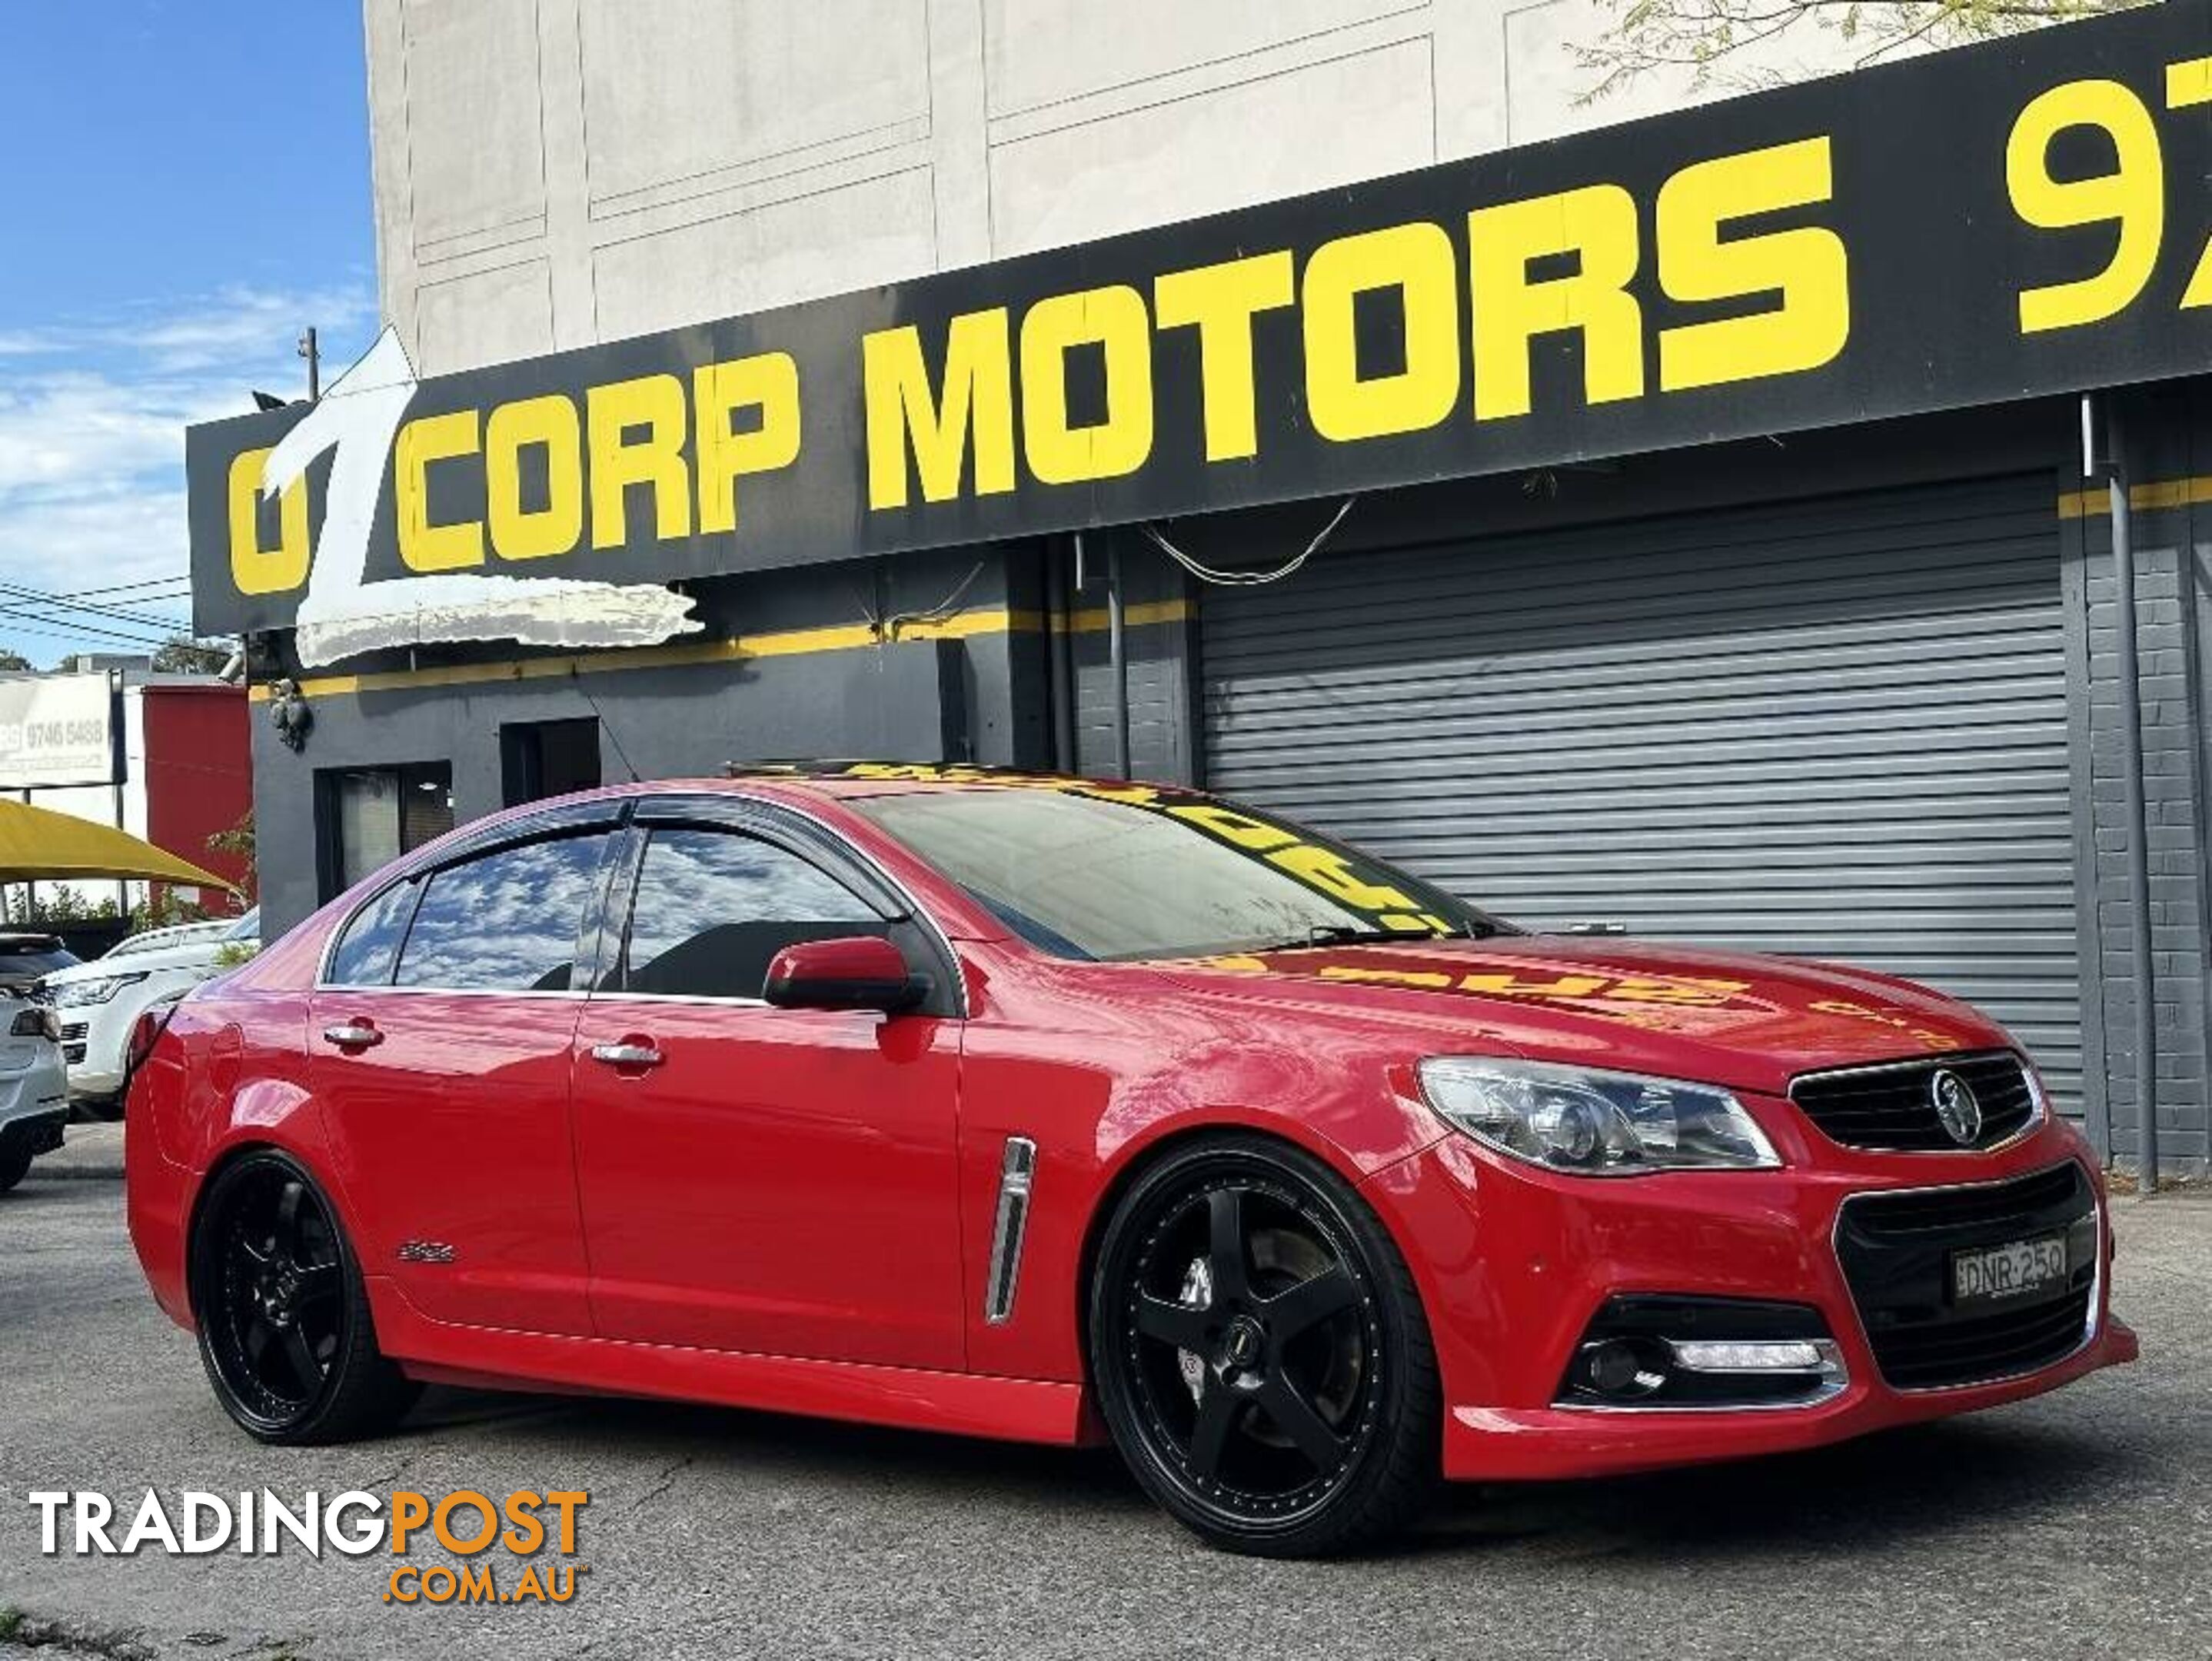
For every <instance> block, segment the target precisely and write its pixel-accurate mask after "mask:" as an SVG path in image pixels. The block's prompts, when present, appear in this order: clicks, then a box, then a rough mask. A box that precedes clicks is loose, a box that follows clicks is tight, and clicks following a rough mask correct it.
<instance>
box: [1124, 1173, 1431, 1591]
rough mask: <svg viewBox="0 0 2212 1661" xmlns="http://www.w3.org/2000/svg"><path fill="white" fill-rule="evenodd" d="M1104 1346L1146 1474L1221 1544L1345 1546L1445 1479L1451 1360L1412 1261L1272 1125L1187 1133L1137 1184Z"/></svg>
mask: <svg viewBox="0 0 2212 1661" xmlns="http://www.w3.org/2000/svg"><path fill="white" fill-rule="evenodd" d="M1091 1368H1092V1372H1093V1374H1094V1377H1095V1378H1096V1382H1097V1390H1098V1398H1099V1404H1100V1408H1101V1409H1102V1411H1103V1413H1104V1415H1105V1417H1106V1420H1107V1423H1108V1425H1109V1427H1111V1429H1112V1431H1113V1433H1114V1438H1115V1442H1116V1444H1117V1445H1119V1446H1120V1448H1121V1452H1122V1456H1123V1457H1124V1458H1126V1459H1127V1461H1128V1463H1129V1465H1130V1468H1131V1469H1132V1470H1133V1471H1134V1472H1135V1474H1136V1475H1137V1477H1138V1480H1139V1482H1142V1483H1143V1484H1144V1486H1145V1487H1146V1489H1147V1490H1149V1491H1150V1492H1151V1493H1152V1495H1153V1497H1154V1498H1155V1499H1156V1500H1158V1501H1159V1502H1160V1503H1161V1505H1163V1506H1164V1507H1165V1508H1166V1509H1167V1510H1168V1511H1169V1512H1170V1513H1171V1514H1173V1515H1174V1516H1175V1517H1176V1518H1177V1519H1178V1520H1179V1521H1181V1522H1182V1523H1183V1524H1185V1525H1186V1526H1188V1527H1189V1528H1191V1529H1193V1530H1195V1531H1196V1532H1197V1533H1199V1534H1200V1535H1201V1536H1204V1537H1205V1538H1206V1539H1208V1540H1210V1541H1212V1542H1214V1543H1216V1544H1218V1545H1221V1546H1225V1547H1227V1548H1231V1549H1234V1550H1238V1551H1245V1552H1253V1553H1259V1554H1263V1555H1270V1556H1285V1557H1289V1556H1315V1555H1324V1554H1327V1553H1331V1552H1340V1551H1343V1550H1346V1549H1348V1548H1352V1547H1354V1546H1357V1545H1358V1544H1360V1543H1362V1542H1365V1541H1368V1540H1370V1539H1372V1538H1374V1537H1376V1536H1378V1535H1381V1534H1383V1533H1386V1532H1388V1531H1389V1530H1393V1529H1395V1528H1396V1527H1399V1526H1401V1525H1402V1524H1404V1523H1405V1522H1407V1520H1409V1519H1410V1518H1411V1517H1412V1516H1413V1514H1414V1513H1415V1512H1417V1511H1418V1509H1419V1506H1420V1505H1421V1503H1422V1502H1423V1501H1424V1500H1425V1499H1426V1497H1427V1494H1428V1492H1429V1490H1430V1488H1431V1486H1432V1485H1433V1483H1434V1482H1435V1480H1436V1476H1437V1463H1438V1453H1439V1440H1438V1434H1439V1432H1438V1411H1439V1410H1438V1407H1437V1399H1438V1390H1437V1374H1436V1361H1435V1357H1434V1353H1433V1351H1432V1349H1431V1345H1430V1341H1429V1335H1428V1329H1427V1325H1426V1323H1425V1321H1424V1319H1423V1317H1422V1313H1421V1308H1420V1302H1419V1296H1418V1294H1417V1293H1415V1291H1414V1288H1413V1281H1412V1278H1411V1276H1410V1275H1408V1274H1407V1270H1406V1268H1405V1264H1404V1262H1403V1260H1402V1259H1401V1257H1400V1256H1399V1255H1398V1251H1397V1249H1396V1247H1395V1245H1394V1244H1392V1242H1391V1241H1390V1239H1389V1236H1388V1235H1387V1233H1385V1232H1384V1231H1383V1226H1382V1225H1381V1224H1380V1223H1379V1222H1378V1221H1377V1220H1376V1218H1375V1217H1374V1215H1373V1214H1372V1213H1371V1212H1370V1211H1369V1210H1368V1208H1367V1207H1366V1206H1365V1205H1364V1203H1363V1202H1361V1201H1360V1200H1359V1199H1358V1196H1356V1195H1354V1194H1353V1193H1352V1190H1351V1189H1350V1188H1349V1187H1348V1186H1347V1185H1346V1183H1344V1182H1343V1181H1342V1179H1341V1178H1340V1177H1337V1176H1336V1174H1335V1173H1334V1172H1333V1171H1330V1170H1328V1168H1327V1167H1326V1166H1324V1165H1322V1164H1321V1163H1320V1162H1319V1161H1317V1160H1315V1159H1310V1158H1309V1157H1308V1156H1307V1155H1305V1154H1304V1153H1301V1152H1298V1151H1297V1150H1296V1149H1293V1148H1291V1147H1286V1146H1284V1145H1281V1144H1279V1143H1275V1142H1273V1141H1269V1140H1267V1139H1265V1138H1261V1137H1246V1136H1239V1137H1236V1138H1233V1139H1228V1138H1225V1139H1223V1140H1222V1141H1208V1142H1206V1143H1201V1144H1198V1145H1195V1146H1194V1147H1188V1148H1186V1149H1184V1150H1182V1151H1181V1152H1180V1153H1176V1154H1175V1155H1171V1156H1170V1158H1168V1159H1165V1160H1164V1161H1163V1162H1162V1163H1161V1164H1160V1165H1158V1166H1156V1167H1154V1168H1153V1169H1152V1170H1151V1171H1147V1172H1146V1173H1145V1175H1144V1176H1143V1177H1141V1178H1139V1181H1138V1182H1137V1183H1136V1184H1135V1185H1134V1186H1133V1188H1131V1189H1130V1190H1129V1191H1128V1193H1127V1195H1126V1196H1124V1197H1123V1199H1122V1201H1121V1203H1120V1205H1119V1206H1117V1207H1116V1208H1115V1214H1114V1216H1113V1219H1112V1220H1111V1222H1110V1223H1109V1225H1108V1227H1107V1231H1106V1234H1105V1237H1104V1239H1103V1243H1102V1244H1101V1247H1100V1250H1099V1255H1098V1268H1097V1275H1096V1277H1095V1280H1094V1283H1093V1287H1092V1293H1091Z"/></svg>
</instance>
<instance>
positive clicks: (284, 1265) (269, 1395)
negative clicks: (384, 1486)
mask: <svg viewBox="0 0 2212 1661" xmlns="http://www.w3.org/2000/svg"><path fill="white" fill-rule="evenodd" d="M191 1287H192V1309H193V1312H194V1314H195V1316H196V1317H197V1323H198V1326H199V1337H200V1360H201V1361H202V1362H203V1364H204V1365H205V1366H206V1368H207V1374H208V1379H209V1382H210V1383H211V1384H214V1386H215V1393H216V1399H217V1400H219V1401H220V1402H222V1405H223V1409H224V1411H226V1412H227V1413H228V1414H229V1415H230V1416H231V1417H232V1418H233V1419H234V1420H236V1421H238V1423H239V1424H240V1426H241V1427H243V1428H244V1429H245V1430H246V1432H247V1433H249V1434H250V1435H252V1436H253V1437H255V1438H257V1439H259V1440H261V1441H264V1442H279V1443H320V1442H341V1441H346V1440H349V1439H351V1438H354V1437H356V1436H362V1435H367V1434H371V1433H374V1432H377V1431H380V1430H384V1429H387V1428H389V1427H391V1426H392V1425H393V1424H394V1423H396V1422H398V1419H399V1417H400V1415H403V1414H404V1413H405V1412H406V1411H407V1409H408V1408H409V1407H410V1405H412V1404H413V1402H414V1400H415V1397H416V1396H417V1395H418V1394H420V1393H421V1392H420V1387H419V1386H417V1385H416V1384H411V1383H410V1382H409V1381H408V1380H407V1379H406V1378H404V1377H403V1376H402V1375H401V1373H400V1372H399V1370H398V1368H397V1367H395V1366H392V1363H391V1362H390V1361H388V1360H386V1359H385V1358H384V1356H383V1355H382V1354H380V1352H379V1351H378V1349H377V1348H376V1333H375V1329H374V1327H373V1325H372V1324H371V1323H370V1319H369V1310H368V1293H367V1292H366V1291H365V1290H364V1288H363V1287H362V1280H361V1269H360V1267H359V1265H358V1264H357V1263H356V1262H355V1261H354V1255H353V1250H352V1248H351V1247H350V1246H349V1244H347V1242H346V1238H345V1234H344V1232H343V1230H342V1229H341V1228H340V1227H339V1226H338V1220H337V1211H336V1209H335V1208H333V1207H332V1206H331V1202H330V1200H329V1198H328V1196H325V1194H324V1193H323V1191H322V1189H320V1188H319V1187H318V1186H317V1185H316V1183H315V1179H314V1178H313V1177H312V1176H311V1175H309V1174H308V1171H307V1167H306V1166H304V1165H301V1164H300V1163H299V1161H297V1160H296V1159H293V1158H292V1157H291V1156H290V1155H289V1154H286V1153H278V1152H277V1151H276V1150H275V1149H274V1148H269V1149H264V1150H262V1151H260V1152H258V1153H249V1154H247V1155H246V1156H245V1157H244V1158H243V1159H239V1160H238V1161H236V1162H235V1163H234V1164H232V1165H226V1166H224V1167H223V1169H222V1171H219V1172H218V1173H217V1174H216V1177H215V1179H214V1181H213V1182H211V1183H210V1184H209V1186H208V1192H207V1195H206V1197H205V1198H204V1200H203V1201H202V1202H201V1204H200V1208H199V1220H198V1222H197V1225H196V1226H195V1227H194V1229H193V1232H192V1254H191Z"/></svg>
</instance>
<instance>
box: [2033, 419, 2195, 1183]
mask: <svg viewBox="0 0 2212 1661" xmlns="http://www.w3.org/2000/svg"><path fill="white" fill-rule="evenodd" d="M2122 409H2123V416H2124V420H2125V421H2126V423H2127V425H2126V429H2125V430H2126V439H2125V442H2126V445H2127V450H2128V464H2129V466H2130V472H2131V476H2132V478H2133V480H2134V482H2135V484H2136V487H2137V502H2136V510H2135V513H2134V515H2133V526H2134V540H2135V552H2136V656H2137V670H2138V674H2139V677H2140V679H2139V692H2140V697H2141V701H2142V767H2143V796H2144V818H2145V824H2146V845H2147V847H2148V854H2149V868H2150V905H2151V948H2152V974H2153V979H2154V989H2153V995H2154V999H2155V1002H2156V1009H2157V1015H2156V1025H2155V1029H2154V1034H2155V1037H2154V1042H2155V1044H2156V1049H2157V1072H2156V1088H2155V1092H2154V1097H2155V1100H2156V1102H2157V1109H2158V1119H2157V1126H2158V1152H2159V1163H2160V1171H2161V1174H2163V1175H2167V1176H2172V1175H2197V1176H2201V1175H2203V1173H2204V1171H2205V1170H2206V1165H2207V1157H2208V1153H2212V1147H2208V1129H2207V1088H2206V1025H2207V970H2208V958H2212V946H2208V940H2207V934H2208V904H2212V895H2208V893H2207V888H2206V880H2205V874H2206V861H2205V853H2206V846H2207V843H2206V837H2207V823H2206V813H2205V801H2206V794H2205V786H2206V762H2207V758H2208V751H2207V748H2206V742H2205V732H2204V724H2203V718H2202V716H2203V708H2204V703H2205V699H2204V688H2203V665H2204V662H2205V660H2206V655H2207V652H2208V648H2212V583H2208V576H2212V566H2209V565H2208V552H2212V504H2203V503H2199V504H2191V503H2189V502H2186V501H2185V500H2176V499H2175V498H2176V497H2185V496H2186V494H2187V492H2174V493H2172V494H2171V495H2166V496H2154V499H2153V500H2151V501H2148V502H2146V501H2143V500H2142V494H2143V493H2142V487H2143V486H2144V485H2146V484H2160V483H2164V482H2169V481H2174V480H2179V479H2185V478H2196V477H2203V476H2204V475H2205V474H2207V473H2212V431H2208V430H2207V423H2206V419H2205V418H2206V417H2207V415H2208V414H2212V408H2208V399H2206V397H2205V396H2204V394H2203V389H2201V388H2198V387H2195V386H2177V387H2166V388H2160V389H2156V390H2154V391H2152V392H2144V393H2138V394H2136V395H2134V396H2131V397H2130V399H2128V401H2127V402H2126V404H2125V405H2123V406H2122ZM2111 530H2112V527H2111V521H2110V519H2109V517H2108V516H2107V515H2106V514H2102V513H2092V514H2087V515H2085V516H2084V517H2083V518H2081V520H2078V521H2077V522H2075V526H2074V529H2073V534H2071V535H2069V537H2068V538H2067V551H2066V557H2067V559H2068V561H2069V571H2068V573H2067V576H2068V582H2067V593H2068V598H2069V604H2070V605H2075V606H2077V607H2079V608H2080V612H2079V620H2080V622H2081V624H2085V625H2086V628H2085V633H2084V641H2085V646H2086V649H2085V650H2084V651H2083V652H2082V653H2081V654H2079V657H2078V658H2077V663H2078V665H2079V667H2078V668H2077V673H2079V674H2084V675H2085V676H2086V681H2087V751H2088V754H2087V769H2086V779H2085V776H2084V769H2083V767H2082V764H2081V759H2080V758H2079V757H2077V759H2076V764H2075V780H2076V785H2075V788H2076V790H2077V792H2078V791H2081V789H2082V788H2083V786H2084V784H2085V783H2086V787H2087V817H2088V828H2089V830H2090V831H2091V832H2092V834H2093V852H2092V854H2091V857H2090V860H2089V861H2088V862H2087V870H2086V871H2085V873H2084V874H2085V875H2086V876H2087V877H2089V879H2091V883H2092V888H2091V893H2092V897H2093V908H2089V909H2088V910H2087V916H2089V917H2090V918H2091V919H2092V923H2091V926H2092V927H2093V930H2094V933H2095V936H2096V938H2095V940H2094V942H2093V948H2094V949H2093V951H2091V952H2087V953H2085V958H2084V961H2085V963H2087V964H2094V965H2096V966H2097V969H2098V972H2097V973H2096V974H2095V975H2094V976H2093V985H2091V986H2090V987H2089V988H2087V991H2088V993H2089V995H2090V996H2091V999H2092V1001H2093V1006H2094V1007H2093V1008H2092V1009H2090V1010H2089V1011H2088V1012H2087V1014H2088V1015H2089V1016H2090V1018H2091V1019H2092V1020H2093V1021H2095V1020H2097V1019H2098V1018H2099V1017H2101V1022H2100V1025H2101V1027H2102V1039H2103V1042H2102V1045H2101V1051H2102V1062H2103V1067H2102V1073H2103V1086H2104V1099H2103V1103H2102V1104H2101V1113H2100V1107H2099V1104H2096V1103H2094V1102H2093V1104H2092V1108H2091V1122H2092V1125H2093V1127H2094V1126H2098V1125H2100V1123H2101V1124H2102V1125H2104V1126H2106V1127H2107V1128H2108V1129H2107V1134H2108V1136H2109V1147H2110V1151H2111V1154H2112V1159H2113V1160H2114V1162H2115V1163H2116V1164H2118V1165H2120V1166H2121V1167H2123V1168H2125V1169H2133V1168H2135V1167H2136V1164H2137V1161H2138V1159H2139V1157H2140V1154H2141V1151H2142V1104H2141V1102H2140V1100H2139V1098H2138V1092H2137V1089H2136V1077H2137V1069H2136V1061H2135V1056H2134V1031H2135V1009H2136V998H2137V997H2138V996H2139V995H2140V989H2139V988H2137V987H2136V984H2135V980H2134V973H2133V968H2132V963H2131V959H2130V935H2129V890H2128V879H2127V871H2128V831H2127V824H2126V813H2125V806H2124V787H2123V783H2122V778H2121V765H2122V760H2123V751H2122V750H2121V747H2120V746H2121V743H2122V734H2121V733H2120V730H2119V722H2118V714H2119V685H2118V677H2117V665H2116V648H2117V645H2118V636H2117V632H2116V630H2117V618H2116V616H2115V613H2114V609H2113V578H2112V537H2111ZM2081 690H2082V689H2081V687H2080V686H2078V685H2077V686H2076V688H2075V693H2076V696H2077V697H2078V696H2079V695H2080V693H2081ZM2078 730H2079V729H2078V728H2077V732H2078ZM2095 1085H2096V1080H2092V1081H2091V1087H2092V1090H2093V1091H2094V1089H2095Z"/></svg>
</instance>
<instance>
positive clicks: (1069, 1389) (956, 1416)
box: [368, 1275, 1093, 1446]
mask: <svg viewBox="0 0 2212 1661" xmlns="http://www.w3.org/2000/svg"><path fill="white" fill-rule="evenodd" d="M368 1298H369V1304H370V1305H371V1307H372V1309H373V1310H374V1313H375V1317H376V1340H377V1347H378V1348H380V1349H381V1350H383V1352H384V1353H385V1354H386V1355H388V1356H390V1357H391V1358H392V1360H394V1361H395V1362H397V1363H398V1365H399V1367H400V1369H401V1371H403V1372H406V1373H408V1374H409V1375H410V1377H416V1378H422V1379H423V1380H425V1381H426V1382H436V1383H464V1382H465V1383H468V1384H476V1385H479V1386H484V1387H490V1388H521V1389H530V1388H532V1387H538V1388H544V1389H547V1390H553V1391H557V1392H561V1393H566V1394H574V1393H578V1392H599V1393H604V1394H607V1395H614V1396H659V1397H662V1398H665V1399H666V1400H669V1401H676V1402H714V1403H715V1404H717V1405H720V1406H722V1407H733V1408H751V1409H758V1410H761V1411H763V1412H768V1413H795V1414H802V1415H807V1416H810V1417H812V1418H819V1419H844V1420H850V1421H854V1422H856V1423H860V1424H870V1425H891V1426H896V1427H900V1428H902V1429H907V1430H932V1431H944V1432H946V1433H951V1434H952V1435H956V1436H981V1437H988V1438H990V1439H994V1440H998V1441H1006V1442H1042V1443H1048V1444H1051V1445H1057V1446H1074V1445H1079V1444H1081V1443H1085V1442H1088V1441H1090V1440H1091V1439H1093V1438H1092V1436H1091V1417H1090V1415H1089V1413H1088V1412H1087V1410H1086V1402H1085V1392H1084V1390H1083V1387H1082V1386H1081V1385H1080V1384H1057V1383H1050V1382H1046V1381H1042V1380H1037V1379H1029V1378H984V1377H980V1376H977V1375H975V1374H972V1373H963V1372H929V1371H927V1370H925V1369H922V1368H920V1367H890V1366H872V1365H868V1364H866V1363H861V1362H854V1361H821V1360H810V1359H807V1358H805V1357H800V1356H790V1355H754V1354H744V1353H741V1352H738V1351H735V1350H720V1349H691V1348H684V1347H683V1346H681V1345H676V1344H646V1343H638V1342H632V1341H630V1340H628V1339H617V1338H581V1337H572V1336H568V1335H562V1334H555V1333H540V1332H509V1331H505V1330H502V1329H498V1328H495V1327H473V1326H454V1325H451V1324H449V1323H446V1322H442V1321H433V1320H431V1319H429V1318H428V1317H426V1316H424V1315H422V1313H421V1312H420V1311H417V1310H416V1308H415V1307H414V1305H411V1304H410V1303H409V1302H408V1301H407V1299H406V1297H405V1295H404V1293H401V1292H400V1291H399V1289H398V1287H395V1286H394V1285H392V1281H391V1280H390V1279H389V1277H387V1276H384V1275H371V1276H368Z"/></svg>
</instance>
